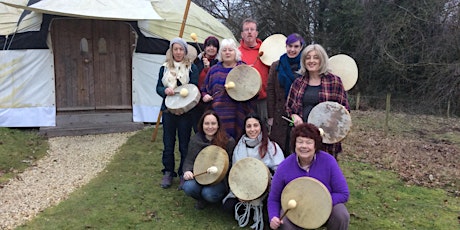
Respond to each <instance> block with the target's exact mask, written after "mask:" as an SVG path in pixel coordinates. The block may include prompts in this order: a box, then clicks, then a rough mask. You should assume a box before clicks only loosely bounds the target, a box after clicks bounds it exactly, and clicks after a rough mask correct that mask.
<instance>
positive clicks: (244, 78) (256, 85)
mask: <svg viewBox="0 0 460 230" xmlns="http://www.w3.org/2000/svg"><path fill="white" fill-rule="evenodd" d="M230 82H233V84H234V85H233V86H232V87H229V85H230V84H229V83H230ZM225 86H226V87H225V90H226V91H227V93H228V95H229V96H230V97H231V98H233V99H234V100H236V101H247V100H249V99H251V98H253V97H254V96H256V95H257V94H258V93H259V91H260V88H261V87H262V79H261V78H260V74H259V72H258V71H257V70H256V69H255V68H254V67H251V66H248V65H239V66H236V67H235V68H233V69H232V70H230V72H229V73H228V75H227V78H226V80H225Z"/></svg>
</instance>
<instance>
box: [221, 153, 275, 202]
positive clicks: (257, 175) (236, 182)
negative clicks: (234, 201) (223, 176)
mask: <svg viewBox="0 0 460 230" xmlns="http://www.w3.org/2000/svg"><path fill="white" fill-rule="evenodd" d="M265 172H266V173H265ZM270 181H271V174H270V170H269V169H268V167H267V166H266V165H265V164H264V163H263V162H262V161H261V160H258V159H256V158H253V157H246V158H243V159H241V160H239V161H238V162H236V163H235V164H234V165H233V166H232V168H231V169H230V175H229V176H228V185H229V186H230V190H231V191H232V192H233V194H235V196H236V197H238V198H239V199H241V200H244V201H252V200H255V199H257V198H259V197H261V196H262V195H263V194H264V193H265V192H266V191H267V190H268V187H269V185H270Z"/></svg>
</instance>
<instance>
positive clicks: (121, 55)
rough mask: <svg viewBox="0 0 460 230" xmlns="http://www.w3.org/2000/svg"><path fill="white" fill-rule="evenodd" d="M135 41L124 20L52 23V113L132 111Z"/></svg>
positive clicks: (74, 20)
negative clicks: (53, 90) (55, 111)
mask: <svg viewBox="0 0 460 230" xmlns="http://www.w3.org/2000/svg"><path fill="white" fill-rule="evenodd" d="M135 39H136V35H135V32H134V31H133V30H131V27H130V26H129V25H128V24H127V23H124V22H119V21H101V20H89V19H56V20H54V21H53V23H52V26H51V41H52V46H53V53H54V63H55V75H56V76H55V82H56V109H57V111H88V110H92V111H95V110H108V109H110V110H112V109H132V82H131V79H132V78H131V75H132V72H131V63H132V53H133V51H134V49H135Z"/></svg>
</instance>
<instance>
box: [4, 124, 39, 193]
mask: <svg viewBox="0 0 460 230" xmlns="http://www.w3.org/2000/svg"><path fill="white" fill-rule="evenodd" d="M47 149H48V143H47V142H46V139H45V138H42V137H40V136H38V135H37V134H36V132H35V131H33V130H28V129H9V128H3V127H0V184H1V183H4V182H6V181H7V180H8V179H10V178H12V177H14V176H15V175H16V174H18V173H20V172H22V171H24V169H26V168H27V167H30V166H31V165H32V164H33V163H34V162H35V161H36V160H37V159H40V158H42V157H43V156H44V155H45V154H46V150H47Z"/></svg>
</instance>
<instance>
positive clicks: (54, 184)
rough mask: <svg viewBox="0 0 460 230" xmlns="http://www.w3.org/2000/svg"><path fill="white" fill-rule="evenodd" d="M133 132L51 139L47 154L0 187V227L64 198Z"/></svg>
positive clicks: (8, 226) (19, 221)
mask: <svg viewBox="0 0 460 230" xmlns="http://www.w3.org/2000/svg"><path fill="white" fill-rule="evenodd" d="M134 133H135V132H130V133H111V134H101V135H88V136H76V137H55V138H50V139H49V145H50V149H49V151H48V153H47V156H45V157H44V158H42V159H40V160H39V161H37V162H36V164H35V165H34V166H33V167H30V168H28V169H27V170H26V171H25V172H24V173H21V174H20V175H18V176H17V177H16V178H14V179H12V180H10V181H9V182H8V183H7V184H5V185H4V187H3V188H1V189H0V229H13V228H15V227H17V226H19V225H21V224H23V223H25V222H27V221H28V220H30V219H32V218H33V217H35V216H36V215H37V213H39V212H41V211H43V210H44V209H46V208H48V207H50V206H53V205H56V204H58V203H59V202H60V201H62V200H65V199H67V197H68V196H69V194H70V193H72V192H73V191H74V190H75V189H77V188H79V187H81V186H83V185H85V184H86V183H88V182H89V181H90V180H91V179H92V178H93V177H94V176H96V175H97V174H98V173H99V172H101V171H102V170H103V169H104V168H105V166H106V165H107V163H109V162H110V160H111V159H112V156H113V155H114V154H115V153H116V151H117V150H118V148H119V147H120V146H121V145H123V144H124V143H125V142H126V141H127V140H128V138H129V137H130V136H131V135H133V134H134Z"/></svg>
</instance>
